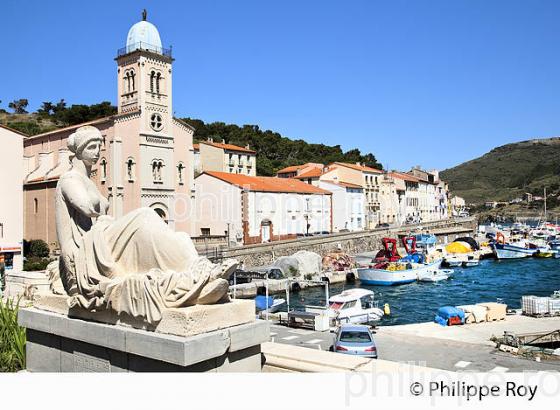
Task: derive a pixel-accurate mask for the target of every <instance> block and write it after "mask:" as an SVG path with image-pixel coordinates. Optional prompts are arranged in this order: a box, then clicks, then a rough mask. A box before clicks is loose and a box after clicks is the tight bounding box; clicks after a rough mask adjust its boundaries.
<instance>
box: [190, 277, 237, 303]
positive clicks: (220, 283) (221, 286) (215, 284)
mask: <svg viewBox="0 0 560 410" xmlns="http://www.w3.org/2000/svg"><path fill="white" fill-rule="evenodd" d="M228 289H229V282H228V281H227V280H225V279H216V280H214V281H212V282H210V283H208V284H206V286H204V287H203V288H202V291H201V292H200V295H199V296H198V300H197V303H198V304H199V305H211V304H213V303H217V302H221V301H227V300H228V299H227V292H228Z"/></svg>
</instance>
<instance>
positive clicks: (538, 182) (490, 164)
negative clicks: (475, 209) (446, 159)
mask: <svg viewBox="0 0 560 410" xmlns="http://www.w3.org/2000/svg"><path fill="white" fill-rule="evenodd" d="M441 177H442V179H443V180H445V181H447V182H448V183H449V189H450V191H451V192H452V194H455V195H459V196H461V197H463V198H465V200H466V201H467V203H483V202H485V201H509V200H511V199H514V198H516V197H521V196H522V195H523V193H525V192H530V193H533V194H534V195H540V196H542V193H543V188H544V187H546V188H547V190H548V192H549V194H553V195H554V194H556V193H557V192H558V189H559V188H560V138H548V139H536V140H529V141H522V142H517V143H513V144H507V145H503V146H501V147H498V148H494V149H493V150H492V151H490V152H488V153H487V154H484V155H483V156H482V157H480V158H476V159H473V160H471V161H468V162H465V163H463V164H461V165H458V166H456V167H454V168H450V169H446V170H445V171H442V172H441Z"/></svg>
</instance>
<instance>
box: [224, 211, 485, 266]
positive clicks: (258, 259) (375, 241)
mask: <svg viewBox="0 0 560 410" xmlns="http://www.w3.org/2000/svg"><path fill="white" fill-rule="evenodd" d="M476 227H477V222H476V219H475V218H460V219H446V220H440V221H434V222H427V223H423V224H418V225H406V226H402V227H398V228H380V229H373V230H368V231H360V232H344V233H335V234H331V235H324V236H314V237H306V238H299V239H295V240H289V241H277V242H271V243H265V244H257V245H247V246H242V247H239V248H229V249H227V250H224V251H223V252H222V256H223V258H235V259H237V260H239V261H240V262H242V263H243V264H244V266H245V267H251V266H265V265H269V264H270V263H272V262H273V261H274V260H275V259H276V258H278V257H280V256H289V255H292V254H294V253H295V252H297V251H300V250H307V251H311V252H316V253H318V254H319V255H321V256H324V255H325V254H327V253H329V252H333V251H342V252H345V253H348V254H350V255H355V254H358V253H363V252H372V251H377V250H378V249H379V246H380V242H381V238H384V237H396V236H397V235H407V234H411V233H420V232H422V233H426V232H429V233H432V234H435V235H436V237H437V238H438V242H440V243H447V242H452V241H453V240H454V239H456V238H457V237H460V236H468V235H472V234H473V233H474V232H475V231H476Z"/></svg>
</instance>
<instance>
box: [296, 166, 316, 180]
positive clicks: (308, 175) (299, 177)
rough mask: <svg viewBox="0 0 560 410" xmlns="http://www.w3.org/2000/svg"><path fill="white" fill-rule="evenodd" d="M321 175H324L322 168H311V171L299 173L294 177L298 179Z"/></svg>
mask: <svg viewBox="0 0 560 410" xmlns="http://www.w3.org/2000/svg"><path fill="white" fill-rule="evenodd" d="M321 175H323V170H322V169H321V168H311V169H310V170H309V171H307V172H304V173H303V174H300V175H297V176H295V177H294V178H296V179H307V178H319V177H320V176H321Z"/></svg>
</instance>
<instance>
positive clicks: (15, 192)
mask: <svg viewBox="0 0 560 410" xmlns="http://www.w3.org/2000/svg"><path fill="white" fill-rule="evenodd" d="M24 138H25V136H24V135H23V134H22V133H20V132H18V131H15V130H12V129H10V128H8V127H5V126H3V125H0V146H2V150H1V151H0V184H1V185H2V200H1V201H0V267H1V266H4V269H5V273H6V274H9V273H10V272H20V271H21V270H22V269H23V188H22V185H21V179H22V178H23V163H22V161H21V158H22V157H23V140H24Z"/></svg>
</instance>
